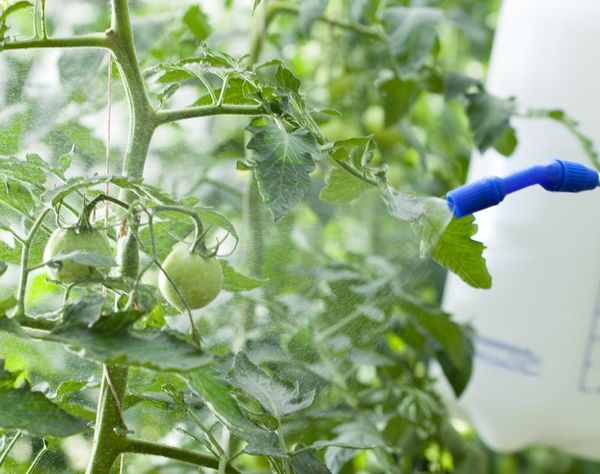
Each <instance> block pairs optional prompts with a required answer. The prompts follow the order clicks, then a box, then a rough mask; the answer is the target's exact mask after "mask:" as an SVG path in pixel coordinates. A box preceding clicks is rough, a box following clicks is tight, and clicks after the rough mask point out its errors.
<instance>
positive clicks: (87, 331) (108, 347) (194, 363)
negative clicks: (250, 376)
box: [47, 296, 211, 372]
mask: <svg viewBox="0 0 600 474" xmlns="http://www.w3.org/2000/svg"><path fill="white" fill-rule="evenodd" d="M100 301H101V300H100V297H99V296H92V297H90V296H88V297H85V298H81V299H80V300H78V301H75V302H73V303H69V304H67V306H66V308H65V311H64V315H63V322H62V323H61V324H59V325H58V326H57V327H56V328H55V329H54V330H53V331H52V333H51V334H50V335H49V336H48V337H47V339H48V340H51V341H54V342H58V343H61V344H64V345H66V346H67V347H69V348H71V349H73V350H76V351H79V352H80V354H81V355H82V356H83V357H86V358H89V359H93V360H97V361H100V362H104V363H114V364H120V365H133V366H139V367H145V368H149V369H154V370H165V371H173V372H185V371H190V370H194V369H197V368H199V367H203V366H205V365H207V364H208V363H210V361H211V357H210V356H209V355H208V354H206V353H205V352H203V351H201V350H199V349H197V348H195V347H194V346H192V345H191V344H189V343H188V342H187V341H185V340H183V339H182V338H181V337H178V336H176V335H175V334H174V333H170V332H166V331H157V330H145V331H139V330H134V329H130V328H129V327H128V326H130V325H131V324H132V323H133V322H134V321H136V320H137V319H139V318H140V316H141V315H142V314H141V313H139V312H137V311H128V312H117V313H112V314H110V315H102V316H101V315H100V314H99V313H100V308H99V304H100Z"/></svg>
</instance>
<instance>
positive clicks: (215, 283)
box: [44, 227, 223, 310]
mask: <svg viewBox="0 0 600 474" xmlns="http://www.w3.org/2000/svg"><path fill="white" fill-rule="evenodd" d="M78 250H83V251H88V252H93V253H95V254H98V255H102V256H106V257H110V256H112V248H111V245H110V241H109V239H108V237H107V235H106V233H105V232H104V231H103V230H100V229H93V228H91V227H90V228H83V229H81V228H78V227H68V228H64V229H63V228H59V229H56V230H55V231H54V232H53V233H52V235H51V236H50V239H49V240H48V242H47V244H46V247H45V249H44V261H52V260H53V259H54V258H56V257H57V256H58V255H60V254H69V253H73V252H76V251H78ZM94 272H96V269H95V268H94V267H92V266H89V265H85V264H82V263H78V262H76V261H73V260H68V259H67V260H63V261H60V262H59V263H54V264H52V265H48V266H47V274H48V276H49V277H50V278H51V279H53V280H57V281H60V282H61V283H64V284H72V283H76V282H78V281H84V280H85V279H86V277H89V276H90V275H92V274H93V273H94ZM158 287H159V289H160V292H161V294H162V295H163V297H164V298H165V299H166V300H167V301H168V302H169V303H170V304H171V305H173V306H174V307H176V308H177V309H179V310H184V309H186V308H189V309H198V308H202V307H204V306H206V305H207V304H208V303H210V302H211V301H213V300H214V299H215V298H216V297H217V295H218V294H219V292H220V291H221V289H222V287H223V271H222V269H221V265H220V264H219V261H218V260H217V259H216V258H215V257H214V256H213V257H205V256H203V255H200V254H199V253H197V252H193V251H192V250H191V246H190V245H189V244H186V243H183V242H181V243H178V244H176V245H175V246H174V247H173V249H172V250H171V253H169V255H168V256H167V258H166V259H165V260H164V262H163V264H162V271H161V272H160V274H159V277H158Z"/></svg>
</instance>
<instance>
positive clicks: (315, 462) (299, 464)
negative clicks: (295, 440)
mask: <svg viewBox="0 0 600 474" xmlns="http://www.w3.org/2000/svg"><path fill="white" fill-rule="evenodd" d="M290 463H291V464H292V468H293V469H294V472H295V473H296V474H331V471H330V470H329V469H328V468H327V466H326V465H325V464H324V463H323V461H321V460H320V459H319V458H318V457H317V456H315V455H314V454H313V453H312V452H311V451H310V450H308V449H306V448H305V446H304V445H302V444H298V445H297V446H296V448H295V449H294V454H293V455H292V457H291V459H290Z"/></svg>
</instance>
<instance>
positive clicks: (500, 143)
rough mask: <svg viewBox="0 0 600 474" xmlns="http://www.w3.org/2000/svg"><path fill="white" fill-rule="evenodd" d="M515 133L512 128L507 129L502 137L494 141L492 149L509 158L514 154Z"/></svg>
mask: <svg viewBox="0 0 600 474" xmlns="http://www.w3.org/2000/svg"><path fill="white" fill-rule="evenodd" d="M518 143H519V142H518V140H517V133H516V131H515V129H514V128H512V127H508V128H507V129H506V130H505V131H504V134H502V136H501V137H500V138H499V139H498V140H496V143H495V144H494V148H495V149H496V151H497V152H498V153H500V154H501V155H503V156H507V157H508V156H510V155H512V154H513V153H514V151H515V149H516V148H517V145H518Z"/></svg>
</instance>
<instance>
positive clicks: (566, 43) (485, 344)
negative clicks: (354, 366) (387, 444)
mask: <svg viewBox="0 0 600 474" xmlns="http://www.w3.org/2000/svg"><path fill="white" fill-rule="evenodd" d="M598 45H600V1H599V0H505V1H504V5H503V7H502V12H501V16H500V20H499V26H498V30H497V35H496V40H495V45H494V51H493V55H492V61H491V68H490V75H489V80H488V88H489V90H490V91H491V93H493V94H496V95H498V96H500V97H508V96H516V97H517V99H518V103H519V104H521V105H522V106H523V107H526V108H560V109H563V110H564V111H565V112H567V114H568V115H570V116H572V117H574V118H576V119H577V120H578V121H579V122H580V123H581V129H582V130H583V131H584V132H585V133H586V134H588V135H589V136H590V137H591V138H592V139H593V140H594V141H595V143H596V144H597V145H598V147H599V148H600V55H599V54H598ZM514 126H515V128H516V129H517V133H518V137H519V146H518V149H517V151H516V153H515V155H514V156H513V157H511V158H508V159H507V158H504V157H501V156H500V155H498V154H497V153H495V152H489V153H486V154H485V155H484V156H482V157H479V156H478V157H474V158H473V162H472V165H471V168H470V172H469V180H474V179H477V178H480V177H483V176H486V175H498V176H504V175H506V174H509V173H511V172H514V171H518V170H520V169H523V168H526V167H528V166H531V165H533V164H538V163H545V162H548V161H550V160H551V159H553V158H561V159H564V160H570V161H580V162H582V163H584V164H587V165H590V166H591V163H590V162H589V160H588V158H587V157H586V155H585V154H584V152H583V150H582V148H581V146H580V144H579V143H578V141H577V140H576V138H575V137H574V136H573V135H572V134H570V133H568V132H567V131H566V130H565V129H564V128H563V127H562V126H560V125H559V124H556V123H554V122H552V121H550V120H546V119H519V120H515V121H514ZM477 220H478V224H479V233H478V234H477V236H476V238H478V239H479V240H482V241H483V242H484V243H485V244H486V245H487V250H486V251H485V253H484V256H485V257H486V259H487V262H488V265H489V269H490V272H491V274H492V277H493V287H492V289H491V290H475V289H472V288H470V287H468V286H467V285H466V284H465V283H463V282H462V281H461V280H460V279H458V278H457V277H456V276H453V275H450V276H449V279H448V281H447V284H446V291H445V296H444V308H445V309H446V310H447V311H449V312H451V313H453V314H454V315H455V318H456V319H457V320H459V321H462V322H470V323H471V324H472V325H473V326H474V327H475V329H476V331H477V334H478V336H477V339H476V359H475V367H474V373H473V377H472V379H471V381H470V384H469V386H468V387H467V390H466V391H465V393H464V394H463V396H462V397H461V400H460V401H459V405H460V407H461V408H462V409H463V410H464V411H465V412H466V413H467V414H468V417H469V418H470V420H471V421H472V422H473V423H474V425H475V426H476V428H477V429H478V431H479V432H480V434H481V436H482V437H483V439H484V441H485V442H486V443H487V444H489V445H490V446H491V447H492V448H495V449H497V450H500V451H512V450H517V449H521V448H524V447H526V446H528V445H531V444H549V445H552V446H555V447H557V448H560V449H563V450H566V451H567V452H570V453H573V454H575V455H580V456H584V457H588V458H595V459H600V189H599V190H597V191H591V192H586V193H581V194H568V193H549V192H545V191H544V190H542V189H541V188H540V187H539V186H534V187H532V188H529V189H526V190H523V191H520V192H519V193H515V194H514V195H510V196H507V198H506V199H505V200H504V202H502V203H501V204H500V205H499V206H497V207H493V208H490V209H488V210H485V211H482V212H481V213H479V214H478V215H477Z"/></svg>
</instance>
